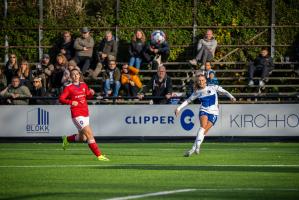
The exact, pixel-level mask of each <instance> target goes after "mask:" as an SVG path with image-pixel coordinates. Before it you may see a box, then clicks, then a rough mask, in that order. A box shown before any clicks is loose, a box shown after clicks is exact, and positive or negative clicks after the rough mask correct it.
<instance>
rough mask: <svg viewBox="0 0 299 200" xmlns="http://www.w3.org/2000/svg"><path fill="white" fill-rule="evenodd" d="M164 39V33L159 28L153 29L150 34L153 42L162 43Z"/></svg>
mask: <svg viewBox="0 0 299 200" xmlns="http://www.w3.org/2000/svg"><path fill="white" fill-rule="evenodd" d="M165 40H166V35H165V33H164V32H163V31H161V30H155V31H154V32H152V34H151V42H152V43H153V44H162V43H163V42H165Z"/></svg>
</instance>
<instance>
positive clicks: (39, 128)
mask: <svg viewBox="0 0 299 200" xmlns="http://www.w3.org/2000/svg"><path fill="white" fill-rule="evenodd" d="M49 117H50V116H49V112H48V111H47V110H44V109H42V108H34V109H32V110H30V111H28V112H27V125H26V132H27V133H49Z"/></svg>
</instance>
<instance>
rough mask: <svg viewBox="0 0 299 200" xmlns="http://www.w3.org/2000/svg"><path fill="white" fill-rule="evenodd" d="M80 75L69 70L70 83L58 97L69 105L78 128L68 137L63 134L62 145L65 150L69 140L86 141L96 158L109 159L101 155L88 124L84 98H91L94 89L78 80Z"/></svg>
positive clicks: (76, 71) (86, 106)
mask: <svg viewBox="0 0 299 200" xmlns="http://www.w3.org/2000/svg"><path fill="white" fill-rule="evenodd" d="M80 78H81V75H80V72H79V71H78V70H77V69H73V70H72V71H71V79H72V83H70V84H69V85H67V86H66V87H65V88H64V90H63V92H62V93H61V95H60V97H59V101H60V102H61V103H63V104H68V105H71V114H72V120H73V123H74V124H75V126H76V127H77V129H78V133H77V134H74V135H70V136H68V137H66V136H63V137H62V138H63V144H62V147H63V149H64V150H65V149H66V148H67V146H68V145H69V142H77V141H81V142H82V141H87V142H88V146H89V148H90V150H91V151H92V152H93V154H94V155H95V156H97V158H98V160H101V161H109V159H108V158H107V157H105V156H104V155H102V153H101V151H100V149H99V148H98V145H97V143H96V141H95V138H94V136H93V132H92V130H91V128H90V126H89V111H88V105H87V101H86V99H88V98H92V96H93V95H94V90H92V89H89V88H88V86H87V85H86V83H84V82H81V81H80Z"/></svg>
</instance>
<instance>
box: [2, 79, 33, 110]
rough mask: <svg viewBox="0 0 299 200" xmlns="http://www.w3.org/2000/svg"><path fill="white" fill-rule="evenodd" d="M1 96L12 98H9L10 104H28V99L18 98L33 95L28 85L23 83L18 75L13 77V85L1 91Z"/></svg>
mask: <svg viewBox="0 0 299 200" xmlns="http://www.w3.org/2000/svg"><path fill="white" fill-rule="evenodd" d="M0 94H1V96H3V97H9V98H12V99H11V100H10V99H8V100H7V101H8V103H9V104H13V105H28V102H29V100H28V99H16V98H22V97H31V93H30V91H29V89H28V87H27V86H25V85H22V84H21V80H20V78H19V77H18V76H14V77H12V80H11V85H9V86H8V87H6V88H5V89H4V90H2V91H1V93H0Z"/></svg>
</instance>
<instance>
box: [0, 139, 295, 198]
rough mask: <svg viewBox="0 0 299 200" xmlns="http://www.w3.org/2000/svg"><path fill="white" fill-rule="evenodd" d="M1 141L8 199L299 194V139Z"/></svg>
mask: <svg viewBox="0 0 299 200" xmlns="http://www.w3.org/2000/svg"><path fill="white" fill-rule="evenodd" d="M191 145H192V144H191V143H130V144H126V143H112V144H107V143H105V144H99V146H100V147H101V149H102V151H103V152H104V153H105V154H106V155H107V156H108V157H109V158H110V159H111V161H110V162H101V161H97V160H96V158H95V157H94V156H93V155H92V154H91V152H90V151H89V149H88V147H87V145H86V144H71V145H70V147H69V149H67V150H66V151H63V150H62V149H61V144H53V143H52V144H30V143H26V144H6V143H2V144H0V161H1V162H0V199H9V200H23V199H33V200H35V199H55V200H60V199H64V200H65V199H68V200H69V199H88V200H93V199H109V198H115V197H125V196H131V195H142V194H148V193H156V192H162V191H176V190H182V189H194V190H190V191H185V192H181V193H173V194H165V195H157V196H151V197H141V199H155V200H156V199H172V200H175V199H299V144H298V143H204V144H203V145H202V151H201V154H200V155H199V156H196V155H194V156H192V157H189V158H185V157H183V156H182V155H183V154H184V152H185V151H186V150H187V149H188V148H190V147H191Z"/></svg>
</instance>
